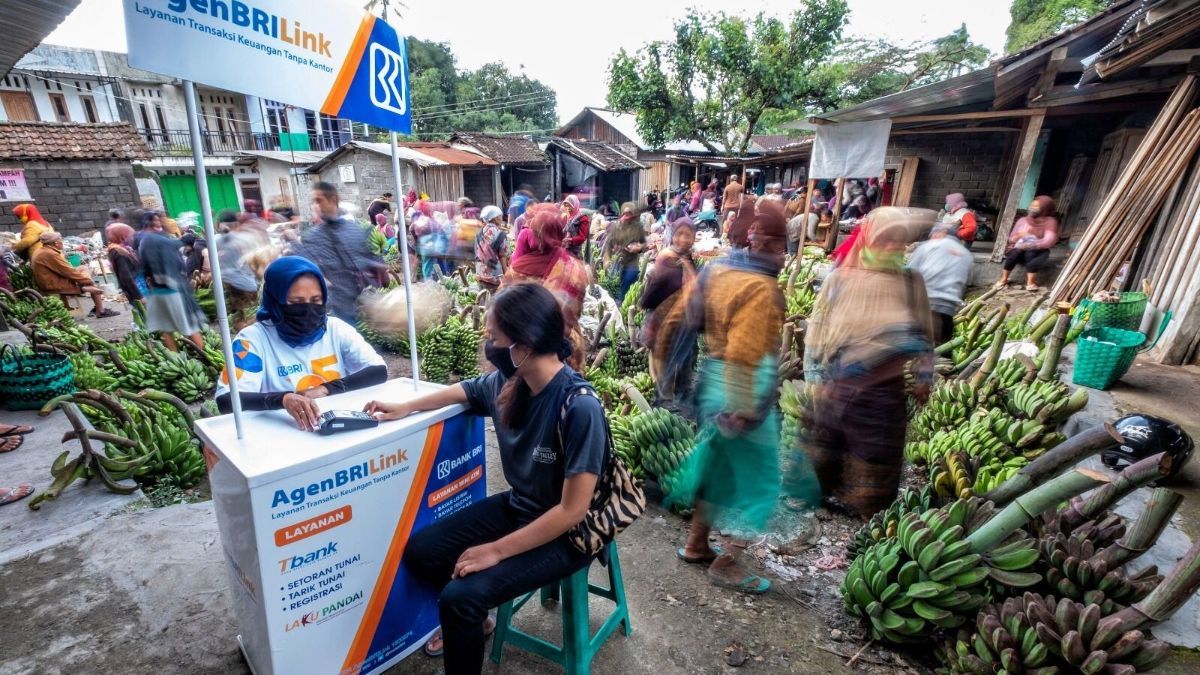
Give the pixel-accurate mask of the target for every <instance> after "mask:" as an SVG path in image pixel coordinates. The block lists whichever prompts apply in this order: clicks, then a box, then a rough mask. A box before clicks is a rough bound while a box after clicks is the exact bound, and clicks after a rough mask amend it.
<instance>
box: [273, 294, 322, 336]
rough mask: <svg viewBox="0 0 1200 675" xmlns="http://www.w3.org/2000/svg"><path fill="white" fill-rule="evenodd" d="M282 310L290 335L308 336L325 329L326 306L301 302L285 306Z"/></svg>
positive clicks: (285, 325)
mask: <svg viewBox="0 0 1200 675" xmlns="http://www.w3.org/2000/svg"><path fill="white" fill-rule="evenodd" d="M280 309H281V310H282V311H283V325H284V327H285V329H286V330H287V331H288V332H289V333H292V334H295V335H298V336H308V335H312V334H313V333H315V332H317V331H318V330H320V329H322V328H324V327H325V305H322V304H318V303H315V302H301V303H297V304H294V305H283V306H282V307H281V308H280Z"/></svg>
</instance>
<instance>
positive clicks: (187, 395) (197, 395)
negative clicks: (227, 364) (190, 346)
mask: <svg viewBox="0 0 1200 675" xmlns="http://www.w3.org/2000/svg"><path fill="white" fill-rule="evenodd" d="M159 374H160V376H161V378H162V381H163V382H165V383H167V385H168V388H169V389H170V390H171V391H172V392H173V393H174V394H175V395H176V396H178V397H179V398H181V399H183V400H184V401H188V402H191V401H199V400H200V399H202V398H204V397H205V396H206V395H208V393H209V392H210V391H212V390H213V387H215V386H216V384H217V383H216V382H215V380H214V379H213V377H212V375H211V374H210V373H209V371H208V369H207V368H205V366H204V364H203V363H201V362H200V361H198V360H196V359H189V358H187V357H185V356H184V355H183V354H173V355H172V356H167V357H164V358H163V359H162V361H160V362H159Z"/></svg>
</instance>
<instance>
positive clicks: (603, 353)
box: [592, 347, 608, 369]
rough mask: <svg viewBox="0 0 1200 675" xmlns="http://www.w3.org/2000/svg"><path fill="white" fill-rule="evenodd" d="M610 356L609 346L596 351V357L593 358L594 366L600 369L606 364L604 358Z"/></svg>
mask: <svg viewBox="0 0 1200 675" xmlns="http://www.w3.org/2000/svg"><path fill="white" fill-rule="evenodd" d="M607 358H608V347H605V348H604V349H601V350H600V351H598V352H596V356H595V358H593V359H592V367H593V368H597V369H599V368H600V367H601V366H603V365H604V360H605V359H607Z"/></svg>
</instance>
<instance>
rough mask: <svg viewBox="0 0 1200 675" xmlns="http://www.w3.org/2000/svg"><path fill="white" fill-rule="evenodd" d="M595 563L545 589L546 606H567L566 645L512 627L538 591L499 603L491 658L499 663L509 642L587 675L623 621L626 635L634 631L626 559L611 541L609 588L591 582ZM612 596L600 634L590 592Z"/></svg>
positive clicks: (570, 672) (564, 608) (564, 618)
mask: <svg viewBox="0 0 1200 675" xmlns="http://www.w3.org/2000/svg"><path fill="white" fill-rule="evenodd" d="M589 569H591V565H589V566H587V567H585V568H583V569H581V570H579V571H578V572H576V573H574V574H572V575H571V576H569V577H566V578H565V579H561V580H559V581H557V582H555V583H553V584H550V585H549V586H543V587H542V589H541V596H542V604H548V603H549V602H550V601H551V600H560V599H561V604H562V632H563V644H562V646H561V647H560V646H558V645H556V644H554V643H552V642H547V641H545V640H543V639H541V638H539V637H536V636H534V635H530V634H528V633H524V632H522V631H520V630H517V629H516V628H514V627H513V626H512V617H513V614H516V612H517V610H519V609H521V607H523V606H525V603H526V602H529V600H530V598H532V597H533V595H534V593H537V591H531V592H529V593H526V594H525V595H523V596H521V597H519V598H516V599H514V600H510V601H508V602H506V603H504V604H503V605H501V606H500V609H499V611H498V612H497V615H496V634H495V637H494V639H493V641H492V661H495V662H496V663H500V658H501V657H502V656H503V655H504V643H505V642H507V643H509V644H510V645H512V646H513V647H516V648H518V649H523V650H525V651H527V652H532V653H534V654H537V655H538V656H541V657H543V658H547V659H550V660H551V661H554V662H555V663H557V664H558V665H560V666H562V667H563V669H564V670H566V673H567V675H588V673H590V672H591V669H592V657H593V656H595V655H596V652H598V651H600V647H602V646H603V645H604V642H605V640H607V639H608V636H609V635H612V633H613V631H615V630H616V629H617V626H618V625H622V626H623V627H624V630H625V634H626V635H629V634H630V633H632V632H633V627H632V626H631V625H630V623H629V605H628V604H626V602H625V582H624V581H623V580H622V579H621V561H620V560H619V559H618V558H617V545H616V543H615V542H613V543H609V545H608V588H604V587H602V586H597V585H595V584H592V583H589V582H588V570H589ZM589 593H590V594H593V595H598V596H600V597H602V598H607V599H609V600H611V601H613V603H615V605H616V607H614V608H613V611H612V613H611V614H609V615H608V618H607V619H606V620H605V621H604V625H603V626H601V627H600V630H598V631H596V634H595V635H592V634H591V626H590V624H589V623H588V594H589Z"/></svg>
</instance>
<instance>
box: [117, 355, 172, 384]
mask: <svg viewBox="0 0 1200 675" xmlns="http://www.w3.org/2000/svg"><path fill="white" fill-rule="evenodd" d="M125 368H126V370H125V371H124V372H122V371H121V370H120V369H119V368H117V367H116V366H115V365H112V364H110V365H109V368H108V372H109V375H111V376H112V377H113V378H114V379H116V381H117V386H118V387H120V388H121V389H128V390H131V391H137V390H139V389H161V388H162V387H163V384H164V382H165V380H163V379H162V377H161V373H160V371H159V369H158V365H157V364H156V363H155V362H154V361H149V360H139V361H125Z"/></svg>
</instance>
